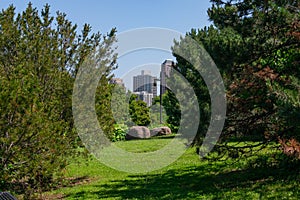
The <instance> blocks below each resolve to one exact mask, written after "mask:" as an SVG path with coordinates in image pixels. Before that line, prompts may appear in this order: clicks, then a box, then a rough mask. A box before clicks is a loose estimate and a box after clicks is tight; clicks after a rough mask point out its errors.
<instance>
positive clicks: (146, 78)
mask: <svg viewBox="0 0 300 200" xmlns="http://www.w3.org/2000/svg"><path fill="white" fill-rule="evenodd" d="M155 80H156V77H154V76H152V75H151V71H149V70H142V72H141V75H137V76H134V77H133V92H144V91H145V92H147V93H152V94H153V97H156V96H157V85H156V84H155V83H156V81H155Z"/></svg>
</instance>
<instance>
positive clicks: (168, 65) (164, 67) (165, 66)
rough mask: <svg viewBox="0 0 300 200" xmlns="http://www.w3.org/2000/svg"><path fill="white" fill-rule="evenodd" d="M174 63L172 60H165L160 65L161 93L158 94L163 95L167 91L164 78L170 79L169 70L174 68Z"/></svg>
mask: <svg viewBox="0 0 300 200" xmlns="http://www.w3.org/2000/svg"><path fill="white" fill-rule="evenodd" d="M174 65H175V63H174V61H173V60H170V59H168V60H165V61H164V62H163V63H162V64H161V71H160V84H161V87H160V89H161V91H160V94H161V95H162V94H164V93H165V92H166V90H167V83H166V77H170V76H171V70H172V67H174Z"/></svg>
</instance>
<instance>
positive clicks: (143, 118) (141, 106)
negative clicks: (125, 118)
mask: <svg viewBox="0 0 300 200" xmlns="http://www.w3.org/2000/svg"><path fill="white" fill-rule="evenodd" d="M137 99H138V97H137V95H135V94H133V95H131V96H130V100H129V114H130V116H131V120H132V122H133V123H134V124H135V125H137V126H148V125H149V124H150V122H151V120H150V110H149V108H148V106H147V104H146V103H145V102H144V101H142V100H137Z"/></svg>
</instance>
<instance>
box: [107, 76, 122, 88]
mask: <svg viewBox="0 0 300 200" xmlns="http://www.w3.org/2000/svg"><path fill="white" fill-rule="evenodd" d="M109 83H110V84H116V85H119V86H122V87H124V88H125V84H124V82H123V79H120V78H112V79H111V80H110V82H109Z"/></svg>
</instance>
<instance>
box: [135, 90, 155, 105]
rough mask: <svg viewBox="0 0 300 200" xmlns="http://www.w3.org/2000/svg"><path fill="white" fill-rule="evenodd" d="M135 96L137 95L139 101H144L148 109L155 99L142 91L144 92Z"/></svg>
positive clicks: (150, 94)
mask: <svg viewBox="0 0 300 200" xmlns="http://www.w3.org/2000/svg"><path fill="white" fill-rule="evenodd" d="M133 94H136V95H137V96H138V100H142V101H144V102H145V103H146V104H147V106H148V107H149V106H151V105H152V99H153V94H152V93H148V92H146V91H142V92H134V93H133Z"/></svg>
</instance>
